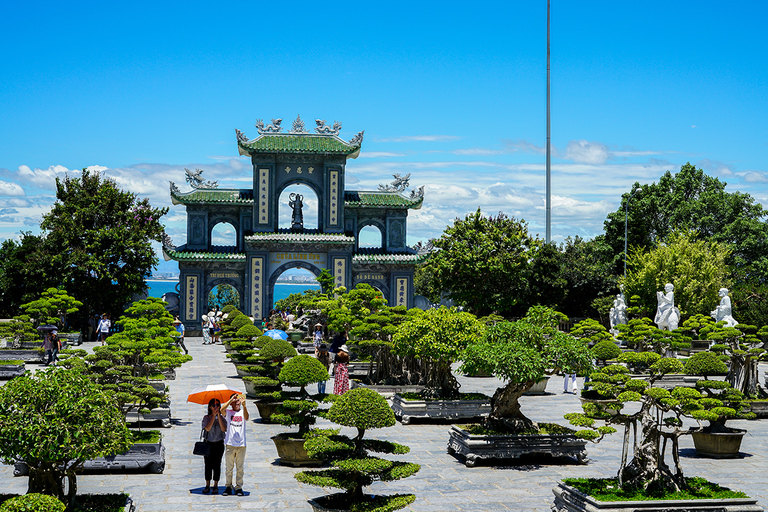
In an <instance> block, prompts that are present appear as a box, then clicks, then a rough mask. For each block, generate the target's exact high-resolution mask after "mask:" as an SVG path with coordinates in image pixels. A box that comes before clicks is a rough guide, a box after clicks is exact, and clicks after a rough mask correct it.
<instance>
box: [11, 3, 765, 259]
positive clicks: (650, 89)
mask: <svg viewBox="0 0 768 512" xmlns="http://www.w3.org/2000/svg"><path fill="white" fill-rule="evenodd" d="M766 19H768V3H766V2H763V1H749V2H747V1H745V2H738V1H736V2H729V3H727V5H726V4H723V3H722V2H708V1H703V2H661V1H649V2H643V3H642V4H638V3H630V2H616V1H611V2H603V1H592V2H566V1H565V0H553V5H552V144H553V155H554V156H553V166H552V169H553V174H552V185H553V186H552V194H553V200H552V204H553V213H552V216H553V224H552V235H553V239H554V240H555V241H562V240H563V239H564V238H565V237H567V236H575V235H579V236H582V237H587V238H589V237H592V236H594V235H597V234H600V233H601V231H602V224H603V220H604V219H605V215H606V214H607V213H608V212H610V211H613V210H615V209H616V208H617V207H618V204H619V201H620V196H621V193H622V192H625V191H627V190H629V189H630V188H631V186H632V184H633V183H634V182H635V181H639V182H641V183H649V182H652V181H656V180H657V179H658V177H659V176H660V175H661V174H663V173H664V172H665V171H667V170H672V171H676V170H678V169H679V168H680V166H681V165H682V164H684V163H685V162H688V161H690V162H691V163H694V164H696V165H698V166H700V167H702V168H704V169H705V170H706V171H707V173H709V174H710V175H713V176H717V177H718V178H720V179H722V180H724V181H726V182H727V183H728V189H729V190H731V191H737V190H738V191H741V192H746V193H749V194H751V195H752V196H754V197H755V198H756V199H757V200H758V201H759V202H761V203H762V204H764V205H768V163H767V162H768V158H767V157H768V126H767V124H768V116H767V115H766V114H767V113H768V66H766V65H765V56H766V55H768V38H766V37H765V27H764V23H765V20H766ZM0 44H1V45H2V48H3V49H4V51H3V52H2V53H1V54H0V238H12V237H16V236H18V235H19V233H20V232H21V231H33V232H35V231H36V230H37V226H38V224H39V221H40V218H41V216H42V215H43V214H44V213H45V212H46V211H48V210H49V209H50V205H51V204H52V202H53V200H54V181H55V177H56V176H63V175H64V174H65V173H70V174H76V173H77V172H78V169H81V168H83V167H88V166H94V168H96V169H100V170H102V171H103V172H104V173H105V174H106V175H107V176H109V177H112V178H114V179H115V180H116V181H117V182H118V184H120V186H122V187H123V188H124V189H127V190H131V191H134V192H136V193H138V194H139V195H141V196H143V197H148V198H149V199H150V201H151V202H152V203H153V205H156V206H170V201H169V197H168V180H172V181H175V182H176V183H177V184H179V185H180V187H181V188H182V190H185V189H186V184H184V172H183V170H184V168H185V167H187V168H200V169H204V170H205V177H206V178H207V179H212V180H218V181H219V183H220V186H222V187H248V186H249V185H248V184H249V182H250V180H251V176H250V166H249V163H248V161H247V160H246V159H244V158H242V157H239V156H238V155H237V148H236V144H235V132H234V130H235V128H239V129H240V130H243V131H244V132H245V134H246V135H247V136H249V137H255V136H256V129H255V128H254V127H253V125H254V123H255V121H256V119H264V120H269V119H271V118H278V117H279V118H282V119H283V124H284V125H288V126H290V122H291V121H292V120H293V119H294V118H295V117H296V116H297V114H300V115H301V117H302V119H304V120H305V121H306V122H307V125H308V126H314V122H313V121H314V119H318V118H319V119H325V120H327V121H328V122H329V123H330V122H332V121H335V120H339V121H341V122H342V123H343V128H342V132H341V135H342V137H343V138H345V139H347V140H348V139H350V138H351V137H352V136H354V135H355V134H356V133H357V132H358V131H360V130H365V141H364V143H363V151H362V153H361V155H360V157H359V158H357V159H356V160H350V161H349V162H348V165H347V173H348V178H347V188H348V189H360V190H366V189H375V188H376V185H378V184H379V183H385V182H389V181H391V179H392V178H391V175H392V174H393V173H409V172H410V173H411V185H412V186H415V187H418V186H421V185H424V186H425V203H424V207H423V208H422V209H421V210H418V211H415V212H412V213H411V215H410V216H409V238H408V242H409V243H410V244H413V243H415V242H416V241H418V240H424V239H427V238H429V237H433V236H438V235H439V234H440V233H441V232H442V230H443V228H444V227H445V226H446V225H447V224H449V223H450V222H451V221H452V220H453V219H454V218H456V217H463V216H464V215H465V214H467V213H469V212H472V211H474V210H475V209H476V208H477V207H478V206H479V207H481V208H482V210H483V211H484V212H486V213H489V214H490V213H493V214H495V213H496V212H498V211H504V212H505V213H507V214H510V215H513V216H515V217H518V218H523V219H525V220H526V221H527V222H528V223H529V228H530V230H531V231H532V232H533V233H539V234H541V235H542V236H543V234H544V217H545V215H544V154H543V148H544V144H545V133H546V132H545V76H546V60H545V58H546V1H545V0H537V1H532V0H526V1H522V2H489V3H480V4H473V3H467V2H387V3H385V4H380V3H372V2H338V1H337V2H316V1H315V2H301V1H298V2H290V3H288V2H264V3H251V2H248V3H246V2H242V3H241V2H223V3H217V4H215V5H213V4H212V3H210V2H205V3H203V2H183V3H181V2H151V3H150V2H132V3H130V4H117V3H104V2H98V3H96V2H94V3H91V2H67V3H61V2H56V3H53V2H36V3H22V2H6V3H5V4H4V6H3V10H2V16H0ZM312 201H313V198H311V197H310V198H309V201H308V206H309V207H310V208H311V207H312V205H313V203H312ZM184 218H185V217H184V209H183V207H178V206H177V207H172V208H171V211H170V213H169V215H168V216H167V217H166V218H165V222H166V224H167V228H168V232H169V233H170V234H171V236H172V237H173V239H174V241H175V242H176V243H183V242H184V224H183V220H184ZM223 235H225V234H223Z"/></svg>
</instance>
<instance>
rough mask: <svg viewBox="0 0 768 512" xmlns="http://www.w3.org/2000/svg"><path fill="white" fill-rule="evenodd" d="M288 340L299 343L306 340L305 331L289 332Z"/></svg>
mask: <svg viewBox="0 0 768 512" xmlns="http://www.w3.org/2000/svg"><path fill="white" fill-rule="evenodd" d="M287 334H288V340H289V341H292V342H294V343H298V342H300V341H301V340H303V339H304V331H288V333H287Z"/></svg>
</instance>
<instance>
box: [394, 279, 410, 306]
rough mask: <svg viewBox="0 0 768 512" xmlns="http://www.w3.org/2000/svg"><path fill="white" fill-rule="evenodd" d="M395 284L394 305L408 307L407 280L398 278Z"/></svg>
mask: <svg viewBox="0 0 768 512" xmlns="http://www.w3.org/2000/svg"><path fill="white" fill-rule="evenodd" d="M395 283H396V284H395V305H397V306H408V279H407V278H405V277H398V278H397V279H396V280H395Z"/></svg>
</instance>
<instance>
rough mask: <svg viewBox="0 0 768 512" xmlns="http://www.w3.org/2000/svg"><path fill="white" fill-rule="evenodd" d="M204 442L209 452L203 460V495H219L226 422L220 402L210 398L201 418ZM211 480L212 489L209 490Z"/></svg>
mask: <svg viewBox="0 0 768 512" xmlns="http://www.w3.org/2000/svg"><path fill="white" fill-rule="evenodd" d="M203 429H204V430H205V442H206V443H208V446H209V450H208V455H206V456H205V457H204V459H205V488H204V489H203V494H208V493H211V492H212V493H213V494H219V478H220V477H221V457H222V456H223V455H224V435H225V434H226V432H227V420H225V419H224V416H222V414H221V401H219V399H218V398H211V400H210V401H209V402H208V414H206V415H205V416H203ZM211 480H213V489H211Z"/></svg>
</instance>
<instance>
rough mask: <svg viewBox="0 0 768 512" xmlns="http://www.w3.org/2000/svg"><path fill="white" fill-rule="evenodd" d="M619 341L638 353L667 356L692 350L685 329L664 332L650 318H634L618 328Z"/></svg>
mask: <svg viewBox="0 0 768 512" xmlns="http://www.w3.org/2000/svg"><path fill="white" fill-rule="evenodd" d="M617 327H618V329H619V336H618V337H619V339H620V340H623V341H626V343H627V346H629V347H630V348H634V349H635V350H637V351H638V352H656V353H657V354H659V355H662V356H663V355H667V352H668V351H675V350H686V349H689V348H691V338H690V337H689V336H686V335H685V334H684V332H685V330H684V329H677V330H676V331H673V332H670V331H662V330H661V329H659V328H658V327H656V326H655V325H654V324H653V322H652V321H651V319H650V318H646V317H643V318H634V319H632V320H630V321H629V322H628V323H626V324H623V325H619V326H617Z"/></svg>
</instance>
